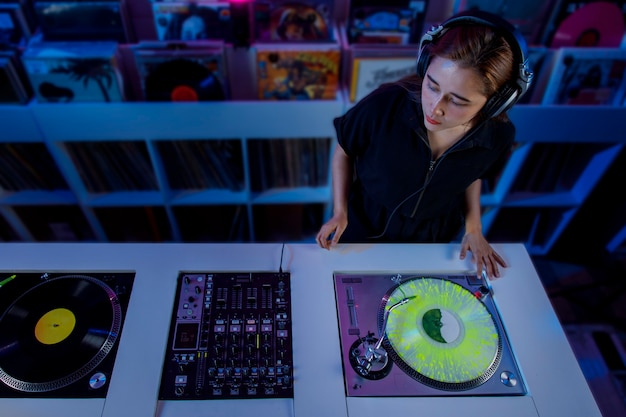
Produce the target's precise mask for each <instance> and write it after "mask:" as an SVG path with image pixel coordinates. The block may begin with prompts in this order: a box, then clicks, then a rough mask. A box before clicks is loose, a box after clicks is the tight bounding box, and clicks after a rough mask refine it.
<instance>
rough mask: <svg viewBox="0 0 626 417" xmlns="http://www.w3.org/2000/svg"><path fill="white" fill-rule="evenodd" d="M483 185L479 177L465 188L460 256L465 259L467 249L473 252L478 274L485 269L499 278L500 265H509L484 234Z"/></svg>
mask: <svg viewBox="0 0 626 417" xmlns="http://www.w3.org/2000/svg"><path fill="white" fill-rule="evenodd" d="M481 185H482V181H481V180H480V179H477V180H476V181H474V182H473V183H471V184H470V186H469V187H467V189H466V190H465V205H466V213H465V234H464V235H463V240H462V242H461V254H460V258H461V259H465V256H466V255H467V251H470V252H472V256H473V258H474V263H475V264H476V272H477V274H478V275H480V274H481V272H482V270H483V269H485V271H486V272H487V276H488V277H489V278H499V277H500V267H506V266H507V265H506V262H504V259H502V257H501V256H500V255H499V254H498V253H497V252H496V251H495V250H494V249H493V248H492V247H491V245H490V244H489V242H487V239H485V237H484V236H483V225H482V220H481V209H480V189H481Z"/></svg>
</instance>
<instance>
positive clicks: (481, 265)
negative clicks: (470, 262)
mask: <svg viewBox="0 0 626 417" xmlns="http://www.w3.org/2000/svg"><path fill="white" fill-rule="evenodd" d="M467 251H470V252H472V257H473V258H474V263H475V264H476V271H477V274H478V276H480V275H481V273H482V270H483V269H484V270H485V271H486V272H487V277H488V278H489V279H493V278H500V267H503V268H506V267H507V264H506V262H505V261H504V259H503V258H502V257H501V256H500V254H498V253H497V252H496V251H495V250H494V249H493V248H492V247H491V245H490V244H489V242H487V239H485V237H484V236H483V235H482V233H477V232H470V233H466V234H465V236H463V240H462V241H461V253H460V255H459V258H460V259H465V257H466V256H467Z"/></svg>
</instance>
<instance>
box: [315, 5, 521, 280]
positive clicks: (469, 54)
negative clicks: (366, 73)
mask: <svg viewBox="0 0 626 417" xmlns="http://www.w3.org/2000/svg"><path fill="white" fill-rule="evenodd" d="M474 13H475V12H474ZM480 13H481V14H480V15H479V17H478V18H477V19H475V18H474V16H469V15H468V16H469V17H466V16H460V17H459V15H457V16H456V17H453V18H451V19H449V20H448V22H449V23H448V24H446V23H444V24H443V25H442V26H441V27H440V28H438V29H437V31H433V32H429V33H427V35H428V36H429V37H428V38H427V39H429V40H430V39H432V42H430V43H427V44H426V45H425V46H422V47H421V48H420V49H421V51H420V57H419V58H418V73H417V74H416V75H412V76H410V77H408V78H405V79H402V80H400V81H399V82H396V83H391V84H386V85H383V86H381V87H379V88H378V89H377V90H375V91H374V92H372V93H371V94H369V95H368V96H367V97H365V98H364V99H362V100H361V101H360V102H359V103H357V104H356V105H355V106H354V107H353V108H352V109H350V110H349V111H348V112H347V113H346V114H345V115H343V116H341V117H338V118H337V119H335V121H334V123H335V128H336V131H337V139H338V145H337V147H336V150H335V153H334V155H333V158H332V172H333V175H332V188H333V216H332V217H331V219H330V220H329V221H328V222H326V223H325V224H324V225H323V226H322V227H321V229H320V231H319V233H318V235H317V242H318V244H319V245H320V246H321V247H322V248H325V249H330V248H331V247H332V246H334V245H336V244H337V243H338V242H339V241H340V240H341V241H342V242H361V243H363V242H450V241H452V240H454V239H456V238H457V237H458V236H459V234H460V232H461V231H462V229H463V227H464V228H465V230H464V233H463V237H462V241H461V252H460V257H461V259H464V258H465V257H466V254H467V251H470V252H472V256H473V258H474V261H475V263H476V268H477V271H478V272H479V273H480V272H481V271H482V270H483V269H484V270H485V271H486V273H487V275H488V276H489V277H490V278H494V277H499V276H500V267H506V263H505V261H504V259H503V258H502V257H501V256H500V255H499V254H498V253H497V252H496V251H495V250H494V249H493V248H492V247H491V245H490V244H489V243H488V242H487V240H486V239H485V237H484V236H483V233H482V223H481V209H480V193H481V179H482V178H486V177H488V176H489V175H491V174H492V173H494V172H497V171H498V170H499V169H500V168H501V167H502V165H503V164H504V163H505V162H506V158H507V155H508V153H509V151H510V150H511V146H512V144H513V140H514V136H515V127H514V125H513V124H512V123H511V122H510V120H509V119H508V117H507V115H506V110H507V109H508V108H510V106H511V105H512V103H514V102H515V101H517V99H519V97H520V96H521V94H523V92H524V91H525V89H522V90H521V91H518V89H517V86H516V82H517V81H518V77H519V76H520V75H519V74H517V70H518V68H517V66H519V68H520V74H522V75H523V76H524V77H527V78H525V79H524V80H523V81H522V82H521V84H524V83H529V82H530V79H531V76H532V73H530V71H528V70H527V69H526V68H525V63H524V58H523V56H524V53H523V52H522V53H518V50H515V49H512V47H511V45H510V43H511V42H515V41H517V39H515V38H513V40H512V41H511V36H510V34H509V35H506V36H505V35H504V34H503V33H504V31H502V30H500V28H499V26H498V25H508V23H507V22H505V21H503V20H501V19H500V18H498V17H497V16H491V15H490V14H486V13H482V12H480ZM485 19H489V20H488V22H489V24H483V23H484V22H487V20H485ZM492 19H496V20H495V21H496V22H497V25H496V24H491V22H492V21H493V20H492ZM498 19H500V20H498ZM442 29H443V30H442ZM509 29H510V30H514V29H513V28H512V26H510V25H509V26H506V30H509ZM425 36H426V35H425ZM507 38H508V39H507ZM522 40H523V38H522ZM422 42H423V43H424V38H423V41H422ZM515 47H518V48H522V49H521V50H522V51H523V47H525V45H519V44H516V45H515ZM517 61H519V62H517ZM511 86H513V87H511ZM526 87H527V85H526ZM502 96H506V97H502Z"/></svg>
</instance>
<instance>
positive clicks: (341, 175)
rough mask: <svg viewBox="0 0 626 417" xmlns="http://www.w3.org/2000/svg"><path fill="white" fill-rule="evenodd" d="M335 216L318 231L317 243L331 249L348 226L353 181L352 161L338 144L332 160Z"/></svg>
mask: <svg viewBox="0 0 626 417" xmlns="http://www.w3.org/2000/svg"><path fill="white" fill-rule="evenodd" d="M331 168H332V169H331V171H332V192H333V216H332V217H331V218H330V220H328V221H327V222H326V223H325V224H324V225H322V227H321V228H320V231H319V232H318V233H317V238H316V240H317V243H318V245H320V247H322V248H324V249H330V248H331V247H332V246H335V245H336V244H337V242H339V238H340V237H341V235H342V234H343V232H344V230H346V227H347V226H348V192H349V190H350V184H351V183H352V161H351V160H350V157H349V156H348V155H347V154H346V152H345V151H344V150H343V148H342V147H341V146H340V145H339V144H337V146H335V151H334V153H333V158H332V161H331Z"/></svg>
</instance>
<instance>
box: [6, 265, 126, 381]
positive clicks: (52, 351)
mask: <svg viewBox="0 0 626 417" xmlns="http://www.w3.org/2000/svg"><path fill="white" fill-rule="evenodd" d="M121 324H122V309H121V306H120V303H119V300H118V298H117V295H116V293H115V292H114V291H113V290H112V289H111V288H109V287H108V286H107V285H106V284H104V283H103V282H102V281H100V280H98V279H96V278H93V277H89V276H84V275H64V276H60V277H57V278H52V279H49V280H47V281H43V282H41V283H40V284H38V285H35V286H34V287H32V288H30V289H29V290H27V291H25V292H24V293H23V294H22V295H20V296H19V297H17V298H16V299H15V301H14V302H13V303H12V304H11V305H10V306H9V307H8V308H7V309H6V310H5V311H4V312H3V313H2V316H0V380H1V381H2V382H4V383H5V384H6V385H8V386H9V387H11V388H13V389H15V390H18V391H23V392H46V391H52V390H56V389H59V388H63V387H65V386H68V385H70V384H72V383H73V382H75V381H77V380H78V379H80V378H82V377H84V376H86V375H87V374H88V373H90V372H91V371H93V370H94V369H95V368H96V367H97V366H98V365H99V364H100V363H101V362H102V361H103V360H104V359H105V357H106V356H107V354H108V353H109V352H110V351H111V349H112V348H113V346H114V344H115V342H116V340H117V338H118V335H119V332H120V329H121Z"/></svg>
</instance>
